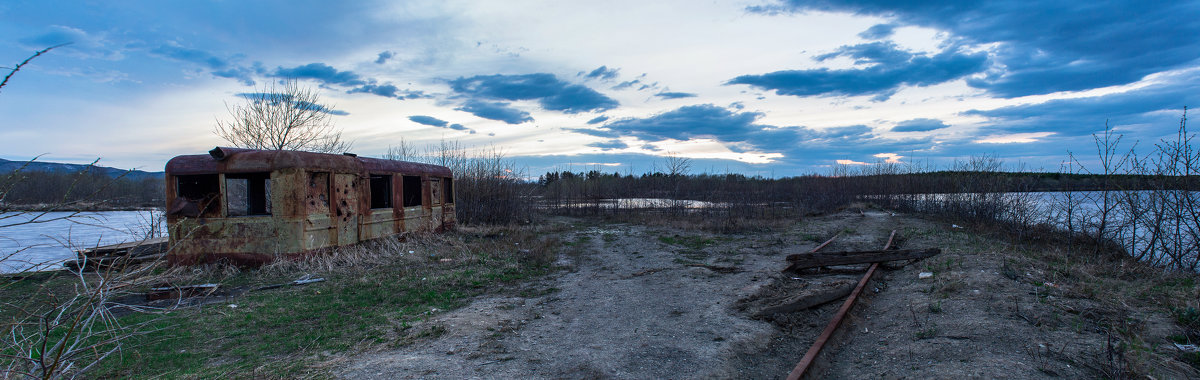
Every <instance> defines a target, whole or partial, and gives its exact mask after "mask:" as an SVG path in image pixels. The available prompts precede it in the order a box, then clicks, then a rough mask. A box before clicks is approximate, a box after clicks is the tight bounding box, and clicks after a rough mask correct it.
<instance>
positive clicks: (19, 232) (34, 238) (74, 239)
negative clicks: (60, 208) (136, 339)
mask: <svg viewBox="0 0 1200 380" xmlns="http://www.w3.org/2000/svg"><path fill="white" fill-rule="evenodd" d="M71 214H72V213H70V212H52V213H48V214H46V215H43V216H41V217H39V218H37V220H38V221H46V220H49V221H48V222H44V223H42V222H35V223H28V224H20V223H22V222H28V221H30V220H31V219H32V218H33V217H34V216H35V215H37V214H36V213H25V214H14V213H8V214H0V226H6V227H0V273H14V272H21V271H26V270H46V269H53V268H57V267H60V266H61V265H62V262H63V261H67V260H74V259H75V258H76V255H75V250H78V249H84V248H91V247H95V246H100V245H108V244H116V243H124V242H129V241H138V240H142V239H144V238H146V237H147V234H148V232H149V231H150V230H151V229H150V225H151V221H152V220H153V221H157V222H158V223H159V225H158V228H157V229H155V230H156V231H159V232H161V233H159V234H158V236H163V235H165V231H166V230H165V229H164V228H162V227H163V226H162V225H161V223H162V217H161V215H162V211H161V210H144V211H98V212H83V213H78V214H77V215H75V216H74V217H71V218H70V219H69V220H53V219H58V218H64V217H67V216H70V215H71ZM13 224H17V225H13Z"/></svg>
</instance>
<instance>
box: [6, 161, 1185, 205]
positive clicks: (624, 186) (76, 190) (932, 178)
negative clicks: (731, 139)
mask: <svg viewBox="0 0 1200 380" xmlns="http://www.w3.org/2000/svg"><path fill="white" fill-rule="evenodd" d="M11 162H12V161H10V163H11ZM40 164H43V165H46V164H52V165H60V167H61V165H63V164H53V163H40ZM72 166H76V167H77V168H74V169H76V170H77V171H73V172H72V171H65V170H57V171H47V170H44V169H42V167H31V166H26V167H17V168H16V169H13V170H11V171H9V172H8V173H4V174H5V175H4V176H3V177H0V191H3V198H2V199H0V201H2V202H3V204H4V205H5V206H7V207H8V208H14V209H37V208H38V207H41V205H59V207H57V209H60V210H124V209H133V208H149V207H163V205H162V204H161V203H162V202H163V191H164V189H163V186H164V184H163V176H162V174H161V173H145V172H136V174H133V175H130V174H126V173H124V172H120V171H117V170H116V169H112V168H104V167H98V166H87V165H72ZM894 169H895V168H890V169H889V165H887V164H878V165H875V166H869V167H864V168H862V170H860V171H857V172H851V171H849V170H842V171H840V172H837V171H835V173H833V174H826V175H818V174H812V175H805V176H798V177H784V178H765V177H759V176H745V175H742V174H709V173H702V174H686V173H663V172H654V173H644V174H641V175H633V174H625V175H622V174H620V173H618V172H611V173H605V172H602V171H599V170H591V171H579V172H571V171H555V172H547V173H546V174H543V175H541V176H539V177H538V178H537V179H536V180H535V181H515V182H517V183H514V185H517V186H519V187H526V189H525V191H520V193H523V194H524V195H526V196H532V197H534V198H540V199H544V200H547V201H549V202H551V204H554V203H558V202H566V201H567V200H568V199H570V200H573V201H579V200H596V199H617V198H666V199H688V200H701V201H712V202H728V201H731V200H733V199H731V198H736V199H737V201H739V203H740V202H745V201H751V202H755V201H757V202H779V201H792V200H796V198H797V197H800V198H806V199H807V200H809V202H805V203H807V204H809V205H810V206H815V205H818V204H821V203H826V202H821V201H820V199H822V198H838V199H837V200H834V199H828V200H829V201H830V202H829V203H835V204H836V203H841V202H842V201H845V200H846V199H842V198H844V195H854V196H861V195H872V194H941V193H964V192H980V191H984V192H1058V191H1099V190H1126V191H1128V190H1156V189H1170V190H1193V191H1195V190H1200V177H1197V176H1188V177H1173V178H1164V177H1162V176H1154V175H1140V174H1109V175H1103V174H1078V173H1057V172H1004V171H995V170H974V171H968V170H943V171H932V172H916V173H899V174H897V173H895V170H894ZM130 173H133V172H130ZM966 179H970V180H969V181H964V180H966ZM968 183H970V184H982V186H985V187H986V188H981V187H980V185H972V186H967V184H968ZM839 195H842V196H839ZM462 196H467V197H468V198H469V197H470V196H471V195H470V194H460V197H462ZM813 201H815V202H813ZM64 205H65V206H64ZM818 208H819V207H818Z"/></svg>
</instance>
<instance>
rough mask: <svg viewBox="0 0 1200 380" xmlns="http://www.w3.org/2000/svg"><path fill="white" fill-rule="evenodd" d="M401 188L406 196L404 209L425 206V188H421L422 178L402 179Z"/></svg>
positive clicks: (413, 176)
mask: <svg viewBox="0 0 1200 380" xmlns="http://www.w3.org/2000/svg"><path fill="white" fill-rule="evenodd" d="M401 178H402V180H401V186H402V187H403V189H402V190H403V192H404V193H403V194H404V207H417V206H423V205H424V201H423V199H422V198H424V196H423V194H422V192H423V191H424V186H421V182H422V181H421V176H415V175H406V176H402V177H401Z"/></svg>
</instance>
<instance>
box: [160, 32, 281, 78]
mask: <svg viewBox="0 0 1200 380" xmlns="http://www.w3.org/2000/svg"><path fill="white" fill-rule="evenodd" d="M149 53H150V54H153V55H157V56H160V57H165V58H170V59H174V60H177V61H182V62H188V63H193V64H197V65H200V66H203V67H204V68H206V69H208V70H209V72H211V73H212V75H213V76H216V77H221V78H230V79H236V80H238V81H239V82H242V83H243V84H245V85H248V86H249V85H253V84H254V79H253V78H252V76H253V75H254V74H255V70H254V69H251V68H248V67H242V66H239V65H237V64H234V63H233V62H230V61H229V60H228V59H225V58H221V57H218V56H216V55H214V54H212V53H209V52H207V51H204V50H200V49H193V48H189V47H184V46H180V45H179V44H175V43H167V44H163V45H160V46H157V47H155V48H153V49H150V51H149ZM260 69H261V68H260Z"/></svg>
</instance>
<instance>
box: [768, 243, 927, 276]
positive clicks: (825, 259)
mask: <svg viewBox="0 0 1200 380" xmlns="http://www.w3.org/2000/svg"><path fill="white" fill-rule="evenodd" d="M940 253H942V250H941V249H938V248H929V249H893V250H879V251H854V252H829V253H815V252H814V253H804V254H793V255H788V256H787V261H788V262H790V263H791V265H790V266H788V267H787V269H784V271H798V270H801V269H808V268H816V267H824V266H830V265H845V264H866V263H879V262H884V261H898V260H913V259H924V258H927V257H931V256H934V255H938V254H940Z"/></svg>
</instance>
